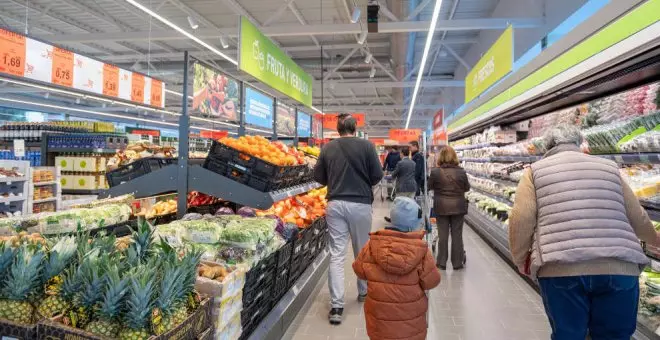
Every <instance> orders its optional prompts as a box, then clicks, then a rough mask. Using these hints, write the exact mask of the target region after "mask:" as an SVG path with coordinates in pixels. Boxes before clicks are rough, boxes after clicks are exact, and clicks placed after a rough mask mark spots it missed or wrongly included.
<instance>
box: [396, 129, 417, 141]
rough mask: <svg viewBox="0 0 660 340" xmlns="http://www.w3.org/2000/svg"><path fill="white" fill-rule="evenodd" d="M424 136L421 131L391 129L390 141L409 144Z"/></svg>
mask: <svg viewBox="0 0 660 340" xmlns="http://www.w3.org/2000/svg"><path fill="white" fill-rule="evenodd" d="M421 135H422V130H421V129H407V130H406V129H391V130H390V139H391V140H395V141H397V142H400V143H408V142H412V141H417V140H419V137H420V136H421Z"/></svg>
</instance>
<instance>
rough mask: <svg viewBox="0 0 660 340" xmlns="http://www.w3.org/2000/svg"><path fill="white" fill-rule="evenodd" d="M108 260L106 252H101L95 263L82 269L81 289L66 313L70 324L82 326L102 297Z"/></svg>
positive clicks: (87, 320)
mask: <svg viewBox="0 0 660 340" xmlns="http://www.w3.org/2000/svg"><path fill="white" fill-rule="evenodd" d="M110 261H111V260H110V258H109V256H108V254H103V255H101V257H100V258H99V261H98V263H97V265H95V266H86V267H85V268H84V269H83V271H82V282H83V284H82V290H81V291H80V292H79V293H78V295H76V297H75V298H74V300H73V301H74V306H73V309H72V310H71V311H70V312H69V313H68V314H69V317H70V318H71V326H73V327H78V328H83V327H85V325H87V323H88V322H89V321H90V319H91V314H92V312H93V311H94V307H95V306H96V304H97V303H98V302H99V301H100V300H101V299H102V298H103V284H104V282H105V273H106V271H107V269H108V268H109V266H110V265H111V264H110V263H109V262H110Z"/></svg>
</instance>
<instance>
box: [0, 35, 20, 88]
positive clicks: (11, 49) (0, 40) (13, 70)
mask: <svg viewBox="0 0 660 340" xmlns="http://www.w3.org/2000/svg"><path fill="white" fill-rule="evenodd" d="M0 72H2V73H7V74H11V75H14V76H19V77H23V76H24V75H25V37H24V36H22V35H20V34H18V33H14V32H10V31H7V30H3V29H0Z"/></svg>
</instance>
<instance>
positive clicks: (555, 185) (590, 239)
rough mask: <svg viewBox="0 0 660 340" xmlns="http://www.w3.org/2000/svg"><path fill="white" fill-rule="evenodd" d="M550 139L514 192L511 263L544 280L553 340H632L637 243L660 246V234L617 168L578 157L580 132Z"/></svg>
mask: <svg viewBox="0 0 660 340" xmlns="http://www.w3.org/2000/svg"><path fill="white" fill-rule="evenodd" d="M544 139H545V140H544V141H545V145H546V148H547V149H548V150H549V151H548V152H547V153H546V154H545V156H544V157H543V159H542V160H540V161H538V162H536V163H534V164H532V166H531V168H530V169H527V170H526V171H525V174H524V176H523V178H522V179H521V180H520V183H519V185H518V189H517V191H516V202H515V204H514V207H513V210H512V212H511V217H510V220H509V244H510V249H511V254H512V257H513V261H514V263H515V264H516V265H517V266H518V268H519V270H520V271H521V272H522V273H524V274H526V275H529V276H531V277H532V278H534V279H537V280H538V282H539V286H540V288H541V295H542V297H543V303H544V306H545V310H546V313H547V314H548V319H549V320H550V326H551V327H552V333H553V335H552V339H554V340H572V339H576V340H577V339H580V340H581V339H585V337H586V336H587V333H589V335H590V336H591V338H592V339H617V340H618V339H621V340H622V339H626V340H627V339H630V338H631V336H632V334H633V333H634V332H635V328H636V321H637V304H638V299H639V281H638V276H639V274H640V273H641V270H642V269H643V267H644V266H645V265H646V264H647V263H648V259H647V257H646V256H645V254H644V252H643V250H642V247H641V246H640V242H639V240H642V241H645V242H647V243H652V244H659V243H660V242H659V237H658V234H657V233H656V232H655V230H654V229H653V225H652V223H651V221H650V220H649V217H648V215H647V213H646V211H645V210H644V209H643V208H642V207H641V205H640V204H639V201H638V199H637V197H635V194H634V193H633V191H632V189H631V188H630V187H629V186H628V184H626V183H625V181H624V180H623V179H622V177H621V175H620V174H619V168H618V166H617V164H616V163H614V162H612V161H609V160H606V159H603V158H600V157H597V156H590V155H586V154H584V153H582V152H580V144H582V135H581V133H580V131H579V130H578V128H577V127H575V126H572V125H560V126H557V127H554V128H552V129H551V130H550V131H548V132H547V133H546V135H545V136H544Z"/></svg>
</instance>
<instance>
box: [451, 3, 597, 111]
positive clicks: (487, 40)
mask: <svg viewBox="0 0 660 340" xmlns="http://www.w3.org/2000/svg"><path fill="white" fill-rule="evenodd" d="M599 1H607V0H599ZM586 2H587V0H501V1H500V2H499V4H498V5H497V6H496V7H495V10H493V13H492V15H491V17H493V18H544V19H545V25H543V26H540V27H538V28H522V29H515V28H514V33H513V40H514V60H517V59H518V58H520V56H522V55H523V54H524V53H525V52H527V50H529V49H530V48H531V47H532V46H534V45H535V44H537V43H538V42H539V41H540V40H541V39H542V38H543V37H544V36H545V35H546V34H548V32H550V31H551V30H552V29H554V28H555V27H557V26H558V25H559V24H561V23H562V22H563V21H564V20H565V19H566V18H567V17H568V16H570V15H571V14H572V13H573V12H575V11H576V10H577V9H579V8H580V7H581V6H583V5H584V4H585V3H586ZM502 31H503V30H483V31H482V32H481V33H480V35H479V38H478V42H477V43H475V44H474V45H472V47H471V48H470V49H469V50H468V52H467V53H466V54H465V55H464V56H463V59H465V61H466V62H467V63H468V64H469V65H474V64H476V63H477V61H478V60H479V58H481V55H482V54H483V53H484V52H486V51H487V50H488V48H490V46H491V45H492V44H493V43H494V42H495V40H497V38H498V37H499V36H500V35H501V34H502ZM467 72H468V71H467V70H466V69H465V67H463V66H462V65H460V64H459V65H458V66H457V68H456V70H455V71H454V78H455V79H458V80H463V79H465V76H466V75H467ZM464 91H465V89H464V88H447V89H445V90H444V91H443V95H442V97H441V100H440V101H441V102H442V103H443V104H444V105H445V110H447V111H448V112H453V111H454V110H455V109H456V108H458V107H459V106H461V105H463V103H464V100H465V95H464Z"/></svg>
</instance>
